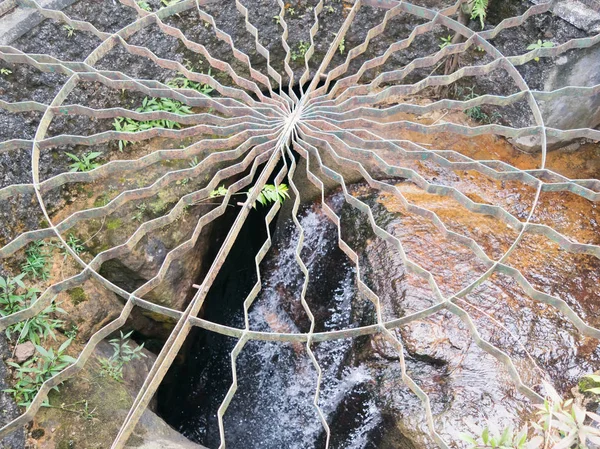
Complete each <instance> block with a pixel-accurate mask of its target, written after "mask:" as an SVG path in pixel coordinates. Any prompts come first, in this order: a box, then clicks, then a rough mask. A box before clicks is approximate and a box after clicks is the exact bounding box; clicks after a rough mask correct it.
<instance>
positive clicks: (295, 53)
mask: <svg viewBox="0 0 600 449" xmlns="http://www.w3.org/2000/svg"><path fill="white" fill-rule="evenodd" d="M309 48H310V44H309V43H308V42H305V41H300V42H298V47H297V48H296V49H295V50H292V52H291V57H292V61H296V60H297V59H304V56H305V55H306V52H307V51H308V49H309Z"/></svg>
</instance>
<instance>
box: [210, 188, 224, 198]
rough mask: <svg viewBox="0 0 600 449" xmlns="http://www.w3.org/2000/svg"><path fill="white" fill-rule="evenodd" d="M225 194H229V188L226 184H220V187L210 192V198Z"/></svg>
mask: <svg viewBox="0 0 600 449" xmlns="http://www.w3.org/2000/svg"><path fill="white" fill-rule="evenodd" d="M225 195H227V189H226V188H225V186H220V187H217V188H216V189H215V190H213V191H212V192H210V195H209V198H217V197H219V196H225Z"/></svg>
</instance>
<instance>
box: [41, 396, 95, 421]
mask: <svg viewBox="0 0 600 449" xmlns="http://www.w3.org/2000/svg"><path fill="white" fill-rule="evenodd" d="M80 404H81V408H78V407H77V406H78V405H80ZM52 408H58V409H60V410H64V411H67V412H71V413H77V414H78V415H80V416H81V417H82V418H83V419H85V420H86V421H91V420H92V419H94V418H96V415H97V413H96V409H97V407H94V408H93V409H91V410H90V405H89V404H88V401H87V400H86V399H82V400H81V401H77V402H74V403H72V404H65V403H62V404H60V406H59V407H54V406H52Z"/></svg>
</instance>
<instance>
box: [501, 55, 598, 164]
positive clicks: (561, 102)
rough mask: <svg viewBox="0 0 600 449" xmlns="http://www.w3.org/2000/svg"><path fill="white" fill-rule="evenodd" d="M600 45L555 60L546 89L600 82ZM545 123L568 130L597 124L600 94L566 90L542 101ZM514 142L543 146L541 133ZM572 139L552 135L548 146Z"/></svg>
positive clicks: (525, 147) (529, 148)
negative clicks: (568, 92) (575, 93)
mask: <svg viewBox="0 0 600 449" xmlns="http://www.w3.org/2000/svg"><path fill="white" fill-rule="evenodd" d="M598 67H600V46H595V47H592V48H589V49H582V50H579V51H577V52H571V53H567V54H565V55H563V56H561V57H559V58H557V59H556V60H555V65H554V67H553V68H552V70H551V71H550V73H549V75H548V77H547V79H546V81H545V83H544V90H545V91H555V90H558V89H562V88H564V87H567V86H581V87H590V86H594V85H597V84H600V71H599V70H598ZM540 109H541V111H542V116H543V119H544V123H545V125H546V126H547V127H549V128H555V129H561V130H568V129H578V128H595V127H596V126H598V125H600V94H596V95H582V96H574V95H570V94H566V93H565V94H562V95H560V96H558V97H557V98H555V99H553V100H550V101H545V102H540ZM512 143H513V144H514V145H515V146H517V147H519V148H520V149H521V150H523V151H527V152H537V151H540V150H541V139H540V138H539V136H524V137H520V138H518V139H514V140H513V141H512ZM570 143H572V142H571V141H568V140H561V139H558V138H555V137H549V138H548V142H547V148H548V149H549V150H553V149H557V148H561V147H564V146H566V145H569V144H570Z"/></svg>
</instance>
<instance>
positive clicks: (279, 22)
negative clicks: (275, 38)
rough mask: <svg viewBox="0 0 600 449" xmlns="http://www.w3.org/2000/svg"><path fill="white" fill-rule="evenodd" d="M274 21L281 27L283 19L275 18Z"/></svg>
mask: <svg viewBox="0 0 600 449" xmlns="http://www.w3.org/2000/svg"><path fill="white" fill-rule="evenodd" d="M273 20H274V21H275V23H276V24H277V25H281V17H279V16H273Z"/></svg>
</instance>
